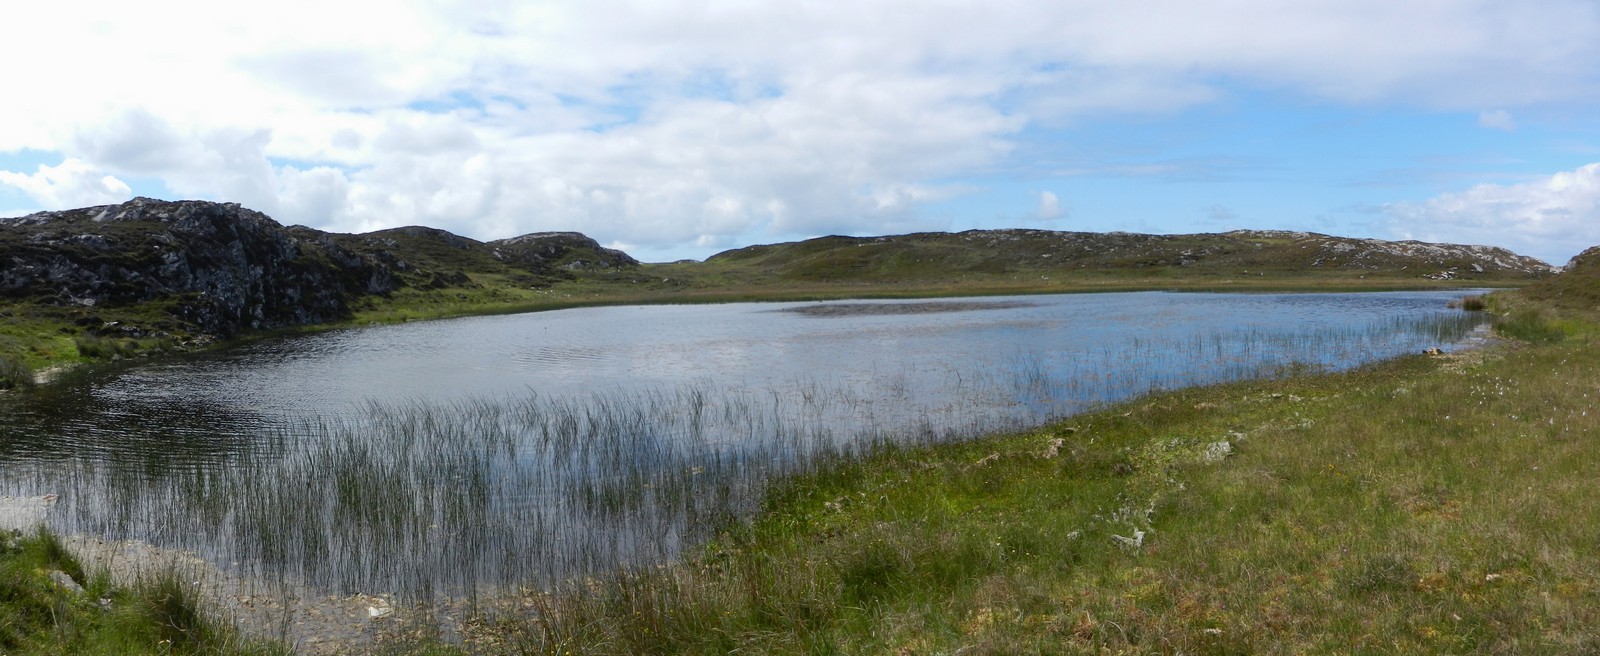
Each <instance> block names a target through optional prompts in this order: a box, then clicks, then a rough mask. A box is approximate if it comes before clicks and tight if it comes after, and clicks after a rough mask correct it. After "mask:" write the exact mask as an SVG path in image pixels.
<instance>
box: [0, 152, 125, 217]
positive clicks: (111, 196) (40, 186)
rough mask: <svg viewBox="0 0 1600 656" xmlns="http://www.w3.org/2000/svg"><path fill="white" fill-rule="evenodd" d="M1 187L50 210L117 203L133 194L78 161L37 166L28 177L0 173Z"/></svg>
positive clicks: (108, 176)
mask: <svg viewBox="0 0 1600 656" xmlns="http://www.w3.org/2000/svg"><path fill="white" fill-rule="evenodd" d="M0 185H5V186H8V187H12V188H15V189H17V190H19V191H21V192H22V193H24V194H27V195H28V197H29V198H31V199H33V201H34V202H36V203H38V204H39V206H40V207H41V208H44V209H52V210H54V209H67V208H72V207H84V206H88V205H105V204H109V203H119V202H122V201H125V200H128V198H130V197H131V195H132V193H133V190H132V189H130V188H129V187H128V185H127V184H126V183H124V182H123V181H121V180H118V179H117V178H115V177H113V176H110V175H106V174H105V173H104V172H103V171H97V170H95V169H94V167H92V166H90V165H89V164H88V163H86V162H84V161H83V160H78V159H68V160H66V161H64V162H62V163H61V164H60V165H57V166H45V165H40V166H39V169H38V170H37V171H35V172H34V173H31V174H30V173H18V172H15V171H3V170H0Z"/></svg>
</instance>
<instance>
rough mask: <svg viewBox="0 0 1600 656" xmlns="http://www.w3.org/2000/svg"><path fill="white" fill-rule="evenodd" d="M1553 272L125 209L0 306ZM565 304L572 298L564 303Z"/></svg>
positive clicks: (192, 322) (16, 280)
mask: <svg viewBox="0 0 1600 656" xmlns="http://www.w3.org/2000/svg"><path fill="white" fill-rule="evenodd" d="M1555 270H1556V269H1555V268H1554V267H1551V266H1549V265H1548V264H1545V263H1544V262H1540V261H1539V260H1535V259H1533V258H1529V257H1524V256H1520V255H1517V254H1515V253H1512V252H1510V251H1508V250H1505V249H1503V248H1490V247H1484V246H1461V245H1453V244H1428V243H1422V242H1415V241H1404V242H1388V241H1381V240H1375V239H1350V238H1343V237H1331V236H1328V235H1320V234H1315V233H1308V232H1287V231H1268V230H1243V231H1234V232H1228V233H1221V234H1194V235H1146V234H1134V233H1124V232H1112V233H1088V232H1055V231H1048V230H1026V229H1017V230H969V231H966V232H961V233H954V234H952V233H943V232H926V233H914V234H907V235H894V236H884V237H840V236H832V237H821V238H817V239H809V240H805V241H800V242H791V243H783V244H769V245H760V246H750V247H746V248H740V249H736V250H731V251H727V252H723V253H719V254H717V255H715V256H712V257H711V258H709V259H707V260H706V261H705V262H678V263H672V264H641V263H639V261H638V260H635V259H634V258H633V257H631V256H629V255H628V254H627V253H624V252H622V251H618V250H614V249H609V248H605V247H602V246H601V245H600V244H599V243H597V242H596V241H595V240H593V239H591V238H589V237H588V236H586V235H583V234H582V233H577V232H539V233H532V234H527V235H522V236H519V237H512V238H510V239H501V240H496V241H490V242H481V241H478V240H475V239H471V238H468V237H463V236H460V235H455V234H452V233H450V232H447V231H444V230H439V229H436V228H429V227H424V226H408V227H402V228H392V229H387V230H379V231H376V232H371V233H366V234H353V235H352V234H338V233H329V232H323V231H320V230H315V229H312V228H308V227H305V226H289V227H285V226H283V225H281V224H279V223H278V222H276V221H274V220H273V219H272V218H270V217H268V216H267V215H265V214H262V213H260V212H257V211H254V210H251V209H248V208H244V207H241V206H240V205H239V204H237V203H215V202H209V201H193V200H186V201H163V200H156V199H151V198H135V199H133V200H130V201H128V202H125V203H118V204H114V205H100V206H95V207H86V208H81V209H74V210H64V211H56V212H39V213H36V214H30V215H28V216H23V217H16V218H11V219H3V220H0V302H4V303H9V304H11V306H12V307H14V308H24V309H25V308H36V309H41V311H43V310H49V309H50V308H56V309H55V310H49V311H45V312H44V313H43V315H41V318H42V320H45V321H48V322H61V321H66V322H70V323H72V324H75V325H76V326H79V327H81V328H80V329H81V330H82V331H85V332H88V333H90V334H94V335H99V334H102V333H105V332H106V331H108V330H112V327H114V328H115V330H114V331H113V332H114V335H115V336H116V337H118V338H143V337H145V336H154V337H158V338H161V339H163V340H167V341H171V342H176V343H180V344H181V343H184V342H185V336H220V337H227V336H231V335H235V334H238V333H241V332H246V331H254V330H262V329H273V328H283V327H293V326H302V325H310V324H320V323H329V322H337V321H343V320H347V319H350V318H352V317H353V316H354V315H355V313H356V312H357V311H361V310H371V309H375V308H402V314H401V316H407V315H405V314H404V313H405V312H412V313H415V314H417V315H420V316H448V315H451V314H461V313H468V312H474V311H489V310H495V309H500V308H506V309H515V308H518V307H529V306H530V305H529V304H530V303H536V304H538V305H537V306H538V307H551V306H557V305H561V304H564V303H565V304H570V303H576V302H623V301H635V302H636V301H638V300H644V301H650V300H656V301H661V300H667V301H671V300H679V299H688V300H693V299H696V298H699V299H702V300H714V299H723V298H748V299H761V298H779V297H790V298H792V297H795V296H797V295H805V294H816V293H822V294H825V295H833V296H840V295H850V294H857V293H865V294H880V293H885V292H893V293H908V292H909V293H913V294H923V295H927V294H930V293H932V294H938V293H962V292H969V291H980V292H987V293H995V292H996V291H999V292H1001V293H1004V292H1007V291H1016V290H1021V291H1029V290H1041V291H1049V290H1053V289H1072V288H1073V287H1070V285H1071V284H1079V287H1077V288H1080V289H1083V288H1095V286H1097V285H1102V284H1110V285H1113V288H1117V286H1120V288H1129V287H1133V288H1152V287H1160V286H1162V285H1163V281H1174V283H1181V284H1183V285H1186V286H1187V287H1188V288H1199V287H1205V286H1206V285H1210V284H1216V285H1219V286H1221V287H1225V288H1239V287H1240V285H1241V284H1244V285H1246V286H1248V285H1249V284H1259V283H1258V282H1257V281H1262V282H1267V283H1271V284H1276V285H1282V284H1291V285H1298V286H1301V287H1304V286H1307V285H1311V286H1317V285H1321V284H1323V283H1324V282H1327V281H1341V284H1344V285H1345V286H1346V287H1351V286H1359V285H1358V284H1352V281H1357V282H1358V283H1359V281H1362V280H1366V279H1367V277H1369V276H1371V277H1374V278H1379V279H1382V280H1383V281H1384V284H1385V285H1386V288H1393V287H1395V286H1398V285H1405V284H1408V283H1407V281H1416V282H1417V283H1418V284H1437V283H1439V282H1440V281H1445V282H1449V283H1451V284H1463V283H1466V284H1470V283H1472V282H1475V281H1481V282H1484V283H1488V284H1502V285H1504V284H1510V285H1522V284H1526V283H1528V282H1532V281H1534V280H1538V279H1541V278H1545V277H1549V276H1550V275H1551V274H1552V273H1554V272H1555ZM1063 281H1065V282H1063ZM568 283H571V284H572V285H578V287H572V286H571V285H568ZM562 285H568V286H566V287H561V289H562V291H561V292H559V293H552V292H550V291H549V290H551V289H554V288H555V287H558V286H562ZM574 291H575V292H577V293H578V295H579V296H580V297H581V300H561V299H567V298H571V297H572V295H573V294H572V292H574ZM696 294H699V295H700V296H695V295H696ZM28 312H32V311H31V310H28ZM34 314H37V312H35V313H34ZM391 316H393V315H391ZM103 319H104V321H102V320H103ZM102 324H104V325H102ZM35 335H37V333H35ZM28 339H30V340H31V339H35V338H34V337H29V338H28Z"/></svg>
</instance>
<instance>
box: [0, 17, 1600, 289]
mask: <svg viewBox="0 0 1600 656" xmlns="http://www.w3.org/2000/svg"><path fill="white" fill-rule="evenodd" d="M32 4H35V5H40V6H29V7H24V8H11V9H7V10H5V13H6V19H7V20H5V21H0V23H3V24H4V25H5V26H6V27H5V28H0V57H3V58H4V60H5V61H8V62H22V63H23V64H22V65H10V66H7V67H6V68H5V69H4V70H0V88H4V89H6V90H7V94H6V95H7V101H6V102H5V103H0V216H13V215H20V214H25V213H28V212H32V211H38V210H42V209H60V208H66V207H77V206H85V205H93V204H102V203H111V202H120V201H122V200H126V199H128V198H130V197H132V196H135V195H143V196H152V197H159V198H168V199H178V198H202V199H210V200H220V201H233V202H239V203H243V204H244V205H246V206H249V207H252V208H255V209H259V210H261V211H264V212H266V213H268V214H269V215H271V216H273V217H274V218H276V219H278V220H279V221H281V222H283V223H285V224H304V225H309V226H312V227H316V228H321V229H324V230H332V231H339V232H364V231H369V230H375V229H380V228H386V227H394V226H401V225H418V224H420V225H429V226H433V227H439V228H443V229H446V230H450V231H452V232H456V233H458V234H462V235H466V236H469V237H473V238H477V239H483V240H488V239H497V238H503V237H511V236H515V235H519V234H524V233H527V232H534V231H542V230H579V231H582V232H585V233H588V234H590V235H591V236H594V237H595V238H597V239H599V240H600V241H602V242H603V243H606V244H608V245H612V246H615V247H619V248H623V249H625V250H628V251H629V252H631V253H633V254H635V255H636V256H638V257H641V258H642V259H646V260H672V259H679V258H686V257H688V258H703V257H705V256H708V255H710V254H713V253H715V252H718V251H720V250H723V249H727V248H734V247H738V246H743V245H748V244H753V243H767V242H774V241H787V240H794V239H803V238H807V237H812V236H819V235H824V234H855V235H874V234H891V233H900V232H910V231H921V230H964V229H969V228H1009V227H1032V228H1047V229H1056V230H1086V231H1109V230H1126V231H1137V232H1157V233H1185V232H1218V231H1226V230H1232V229H1240V228H1258V229H1289V230H1307V231H1315V232H1323V233H1328V234H1335V235H1343V236H1353V237H1374V238H1383V239H1420V240H1424V241H1437V242H1453V243H1470V244H1484V245H1491V246H1502V247H1506V248H1509V249H1511V250H1513V251H1516V252H1518V253H1522V254H1526V255H1533V256H1535V257H1539V258H1542V259H1544V260H1546V261H1548V262H1551V263H1553V264H1562V263H1564V262H1565V261H1566V260H1567V259H1568V258H1570V257H1571V256H1572V255H1575V254H1576V253H1578V252H1579V251H1581V250H1583V249H1584V248H1587V247H1589V246H1594V245H1597V244H1600V164H1597V163H1600V111H1596V110H1597V109H1600V4H1597V3H1595V2H1593V1H1592V0H1531V1H1526V2H1517V3H1507V2H1489V1H1469V0H1451V1H1444V2H1435V1H1427V2H1423V1H1420V0H1417V1H1402V2H1395V1H1394V0H1384V1H1381V2H1380V1H1377V0H1296V1H1289V2H1286V1H1283V0H1276V1H1270V2H1269V1H1265V0H1211V1H1208V2H1192V1H1189V2H1178V1H1176V0H1141V1H1138V2H1118V3H1107V2H1082V1H1073V0H1057V1H1051V2H999V3H995V2H987V3H977V2H971V3H962V2H941V3H928V2H926V1H925V0H917V1H909V0H906V1H901V0H872V1H867V2H861V3H852V5H851V8H850V11H848V12H845V11H840V10H839V9H838V6H837V5H831V4H822V3H806V2H773V1H763V2H710V1H698V2H657V3H651V2H611V1H604V0H591V1H588V2H511V1H509V0H508V1H505V2H496V1H493V0H479V1H476V2H469V3H451V2H420V1H419V2H340V3H327V2H309V1H303V0H284V1H283V2H280V3H273V4H272V5H271V6H260V7H251V6H242V5H241V6H233V3H214V2H212V3H205V2H155V3H147V4H141V5H140V6H138V7H137V8H130V6H129V5H127V4H126V3H113V2H105V3H97V2H84V3H73V4H72V5H71V6H65V4H64V3H54V4H60V5H63V6H54V5H52V6H43V5H45V4H46V3H32ZM7 28H9V29H7Z"/></svg>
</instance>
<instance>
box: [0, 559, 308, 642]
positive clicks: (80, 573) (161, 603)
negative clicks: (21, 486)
mask: <svg viewBox="0 0 1600 656" xmlns="http://www.w3.org/2000/svg"><path fill="white" fill-rule="evenodd" d="M52 573H55V576H60V575H61V574H62V573H64V574H65V575H67V576H70V577H72V579H73V581H74V582H76V583H78V584H80V585H81V586H82V588H83V590H81V591H73V590H69V589H67V588H65V587H63V586H62V585H61V584H59V583H58V582H57V581H56V580H54V579H53V578H52ZM285 653H288V650H287V649H285V648H282V647H280V646H277V645H273V644H269V643H263V642H259V641H253V640H247V639H245V638H243V637H241V636H240V635H239V634H238V633H237V632H236V631H235V630H234V629H233V628H232V626H231V625H229V624H227V623H225V622H223V621H221V620H220V619H218V618H216V617H214V616H212V615H210V614H209V613H208V612H207V611H206V610H205V606H204V603H203V602H202V601H201V600H200V599H199V595H198V593H197V592H196V591H195V589H194V588H193V586H192V584H191V583H189V582H188V581H186V580H185V578H184V577H181V576H179V575H178V574H177V573H176V572H174V571H164V572H160V573H158V574H156V575H153V576H151V577H149V578H148V579H146V580H143V581H141V582H140V583H138V584H137V585H134V586H131V587H118V586H115V585H113V584H112V582H111V577H110V576H109V575H108V574H106V573H104V572H86V571H85V569H84V567H83V566H82V565H81V564H80V563H79V562H78V561H77V559H76V558H74V557H73V556H72V554H71V553H69V550H68V549H67V547H66V546H65V545H64V544H63V543H62V542H61V541H60V540H59V539H58V538H56V537H55V536H54V535H52V534H50V533H48V532H44V531H42V530H41V531H40V532H38V533H35V534H31V535H25V536H24V535H19V534H15V533H11V532H4V533H0V654H73V655H78V654H104V655H107V656H113V655H121V654H163V655H165V654H217V655H224V654H241V655H253V654H263V655H264V654H285Z"/></svg>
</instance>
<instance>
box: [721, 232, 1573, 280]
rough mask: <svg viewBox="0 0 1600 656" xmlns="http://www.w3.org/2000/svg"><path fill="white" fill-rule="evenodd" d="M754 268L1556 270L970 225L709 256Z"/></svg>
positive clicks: (866, 276) (1462, 255) (782, 274)
mask: <svg viewBox="0 0 1600 656" xmlns="http://www.w3.org/2000/svg"><path fill="white" fill-rule="evenodd" d="M706 263H707V264H709V265H715V266H721V267H725V268H728V269H731V270H735V271H744V272H747V274H748V275H767V276H771V277H774V278H778V279H787V280H800V281H830V282H839V281H861V280H878V281H886V280H889V281H906V280H928V279H938V278H950V277H985V276H991V277H992V276H997V275H1008V274H1009V275H1017V274H1039V275H1051V274H1055V275H1084V274H1102V275H1140V276H1157V277H1200V278H1217V279H1221V278H1240V277H1246V276H1253V277H1258V278H1280V277H1307V276H1323V277H1355V278H1360V277H1361V276H1367V275H1372V276H1386V277H1402V278H1412V279H1416V280H1463V281H1467V280H1479V281H1495V282H1505V281H1531V280H1535V279H1538V278H1541V277H1544V276H1547V275H1549V274H1551V273H1553V272H1554V269H1553V268H1552V267H1550V266H1549V265H1547V264H1545V263H1544V262H1541V261H1539V260H1536V259H1533V258H1529V257H1523V256H1520V255H1517V254H1515V253H1512V252H1510V251H1508V250H1505V249H1503V248H1490V247H1484V246H1460V245H1451V244H1427V243H1422V242H1414V241H1407V242H1387V241H1380V240H1374V239H1349V238H1342V237H1331V236H1328V235H1320V234H1315V233H1306V232H1283V231H1235V232H1228V233H1221V234H1193V235H1145V234H1131V233H1121V232H1113V233H1087V232H1054V231H1048V230H971V231H967V232H961V233H954V234H951V233H918V234H909V235H901V236H893V237H837V236H834V237H822V238H818V239H811V240H807V241H802V242H795V243H787V244H775V245H770V246H751V247H748V248H741V249H737V250H731V251H727V252H724V253H719V254H717V255H715V256H712V257H711V258H710V259H708V260H707V261H706Z"/></svg>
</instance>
